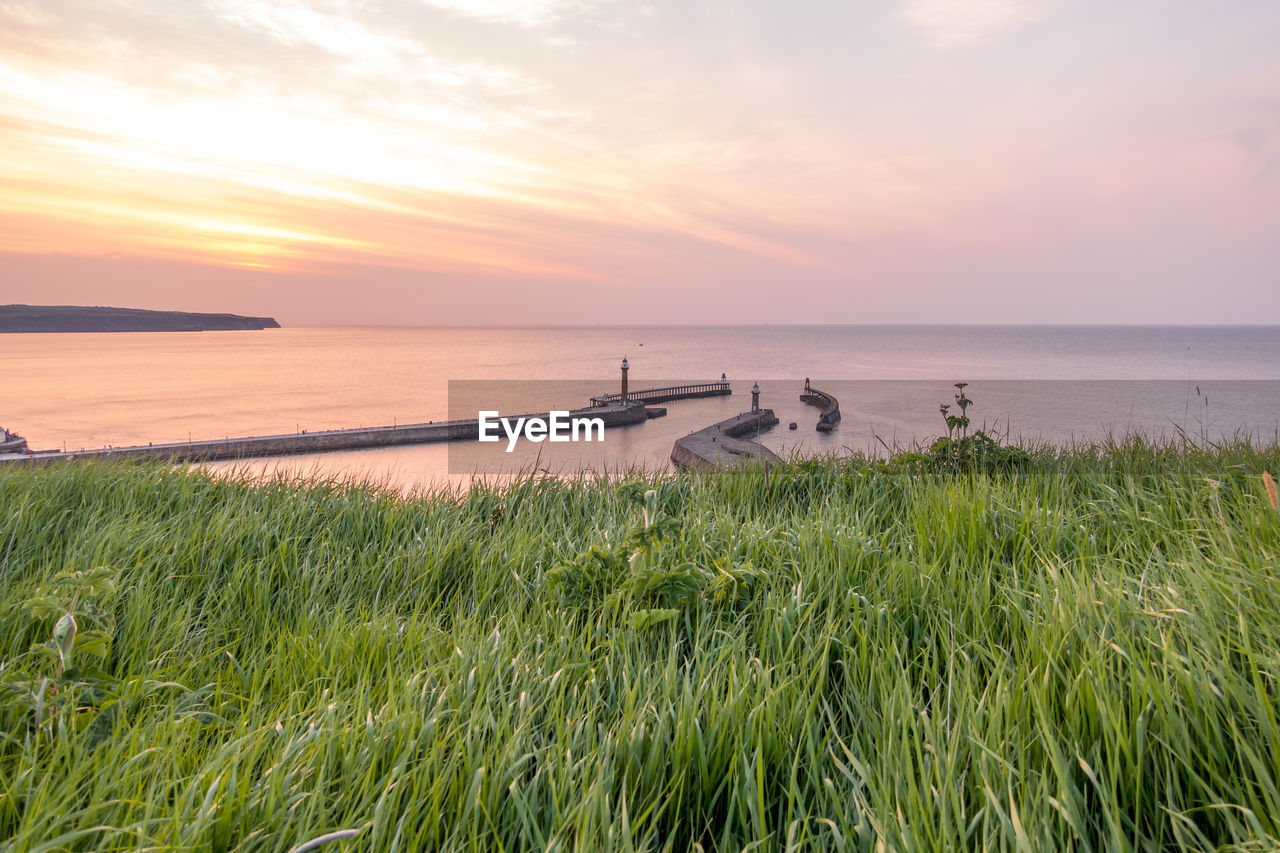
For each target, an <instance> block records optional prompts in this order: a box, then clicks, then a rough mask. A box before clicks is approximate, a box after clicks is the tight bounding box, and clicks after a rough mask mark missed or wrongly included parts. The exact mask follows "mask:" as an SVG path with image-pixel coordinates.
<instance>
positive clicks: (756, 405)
mask: <svg viewBox="0 0 1280 853" xmlns="http://www.w3.org/2000/svg"><path fill="white" fill-rule="evenodd" d="M758 411H760V383H759V382H756V383H753V384H752V386H751V413H752V414H753V415H754V414H755V413H756V412H758Z"/></svg>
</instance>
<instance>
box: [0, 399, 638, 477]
mask: <svg viewBox="0 0 1280 853" xmlns="http://www.w3.org/2000/svg"><path fill="white" fill-rule="evenodd" d="M569 415H570V417H583V418H600V419H601V420H602V421H604V425H605V426H606V427H617V426H626V425H628V424H637V423H643V422H644V421H645V420H647V419H648V418H649V410H648V409H647V408H646V407H645V406H625V407H624V406H607V407H596V408H590V409H578V410H575V411H572V412H570V413H569ZM548 416H549V413H548V412H540V413H531V414H526V415H505V416H504V417H510V418H516V417H526V418H527V417H538V418H547V417H548ZM479 436H480V423H479V421H478V420H475V419H472V420H460V421H441V422H439V423H428V424H403V425H397V426H389V427H368V428H363V429H339V430H326V431H322V432H304V433H292V434H289V435H261V436H249V437H245V438H224V439H213V440H209V441H190V442H176V443H172V444H147V445H137V446H133V447H112V448H104V449H100V450H78V451H71V452H66V453H62V452H52V453H31V452H29V451H28V452H26V453H25V454H8V455H5V456H3V457H0V464H6V463H8V464H24V463H25V464H47V463H49V462H56V461H59V460H69V459H163V460H168V461H172V462H204V461H212V460H218V459H247V458H251V457H255V456H289V455H295V454H299V453H325V452H328V451H333V450H361V449H367V448H373V447H392V446H395V445H401V444H425V443H428V442H435V441H475V440H477V439H478V438H479Z"/></svg>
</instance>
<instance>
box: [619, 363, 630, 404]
mask: <svg viewBox="0 0 1280 853" xmlns="http://www.w3.org/2000/svg"><path fill="white" fill-rule="evenodd" d="M628 369H630V368H629V366H628V365H627V357H626V356H625V355H624V356H623V357H622V398H621V402H622V405H624V406H625V405H626V404H627V370H628Z"/></svg>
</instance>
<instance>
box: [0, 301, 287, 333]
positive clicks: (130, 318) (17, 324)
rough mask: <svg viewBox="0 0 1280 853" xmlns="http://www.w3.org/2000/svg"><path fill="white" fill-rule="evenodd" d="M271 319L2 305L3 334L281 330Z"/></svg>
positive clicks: (0, 314) (82, 307)
mask: <svg viewBox="0 0 1280 853" xmlns="http://www.w3.org/2000/svg"><path fill="white" fill-rule="evenodd" d="M278 328H280V324H279V323H277V322H276V321H275V320H273V319H272V318H270V317H242V316H240V315H239V314H192V313H188V312H186V311H147V310H144V309H141V308H99V307H92V308H91V307H86V306H81V305H0V332H203V331H225V330H233V329H278Z"/></svg>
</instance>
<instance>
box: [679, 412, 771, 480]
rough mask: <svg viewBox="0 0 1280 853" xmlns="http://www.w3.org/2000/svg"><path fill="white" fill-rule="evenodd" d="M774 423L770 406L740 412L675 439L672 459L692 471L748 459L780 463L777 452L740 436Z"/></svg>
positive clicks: (753, 432)
mask: <svg viewBox="0 0 1280 853" xmlns="http://www.w3.org/2000/svg"><path fill="white" fill-rule="evenodd" d="M777 423H778V418H777V417H776V416H775V415H774V414H773V409H761V410H759V411H758V412H743V413H742V414H740V415H735V416H734V417H732V418H729V419H728V420H725V421H721V422H720V423H718V424H712V425H711V426H709V427H706V428H705V429H700V430H698V431H697V432H692V433H689V434H688V435H686V436H684V437H683V438H678V439H676V443H675V446H673V447H672V448H671V461H672V462H674V463H675V464H676V466H677V467H679V468H682V469H684V470H694V471H698V470H709V469H711V468H716V467H719V466H722V465H740V464H743V463H750V462H765V463H769V462H780V461H781V460H780V459H779V458H778V455H777V454H776V453H774V452H773V451H772V450H770V449H769V448H767V447H765V446H764V445H763V444H760V443H759V442H756V441H750V440H745V439H743V436H747V435H753V434H755V433H758V432H760V431H762V430H766V429H770V428H772V427H773V426H775V425H777Z"/></svg>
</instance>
